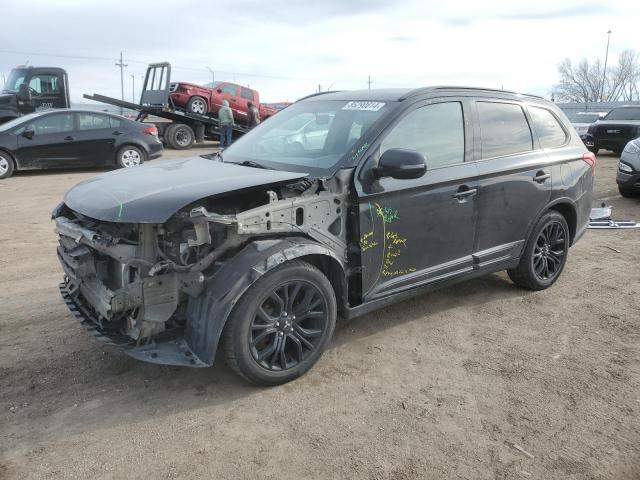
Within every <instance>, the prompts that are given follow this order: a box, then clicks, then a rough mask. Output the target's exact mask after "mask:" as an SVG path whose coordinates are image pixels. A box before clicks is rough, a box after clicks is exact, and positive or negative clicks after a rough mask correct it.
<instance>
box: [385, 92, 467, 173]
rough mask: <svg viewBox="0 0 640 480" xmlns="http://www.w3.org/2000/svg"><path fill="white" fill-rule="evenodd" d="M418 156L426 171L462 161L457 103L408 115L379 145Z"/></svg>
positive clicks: (459, 107) (460, 110) (414, 111)
mask: <svg viewBox="0 0 640 480" xmlns="http://www.w3.org/2000/svg"><path fill="white" fill-rule="evenodd" d="M390 148H406V149H409V150H416V151H418V152H420V153H422V154H423V155H424V156H425V158H426V159H427V167H428V168H438V167H445V166H447V165H455V164H457V163H462V162H464V121H463V117H462V105H461V104H460V103H459V102H446V103H434V104H432V105H426V106H424V107H420V108H417V109H415V110H413V111H412V112H410V113H408V114H407V115H406V116H405V117H404V118H403V119H402V120H400V121H399V122H398V124H397V125H396V126H395V127H393V130H391V132H389V134H388V135H387V137H386V138H385V139H384V140H383V141H382V144H381V145H380V154H381V155H382V154H383V153H384V152H385V151H386V150H389V149H390Z"/></svg>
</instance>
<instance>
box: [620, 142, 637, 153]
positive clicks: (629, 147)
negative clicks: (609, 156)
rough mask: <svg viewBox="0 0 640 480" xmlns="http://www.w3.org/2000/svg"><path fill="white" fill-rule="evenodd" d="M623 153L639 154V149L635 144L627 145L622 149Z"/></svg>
mask: <svg viewBox="0 0 640 480" xmlns="http://www.w3.org/2000/svg"><path fill="white" fill-rule="evenodd" d="M624 151H625V152H627V153H631V154H636V153H640V147H639V146H638V145H637V144H636V143H635V142H629V143H627V146H626V147H624Z"/></svg>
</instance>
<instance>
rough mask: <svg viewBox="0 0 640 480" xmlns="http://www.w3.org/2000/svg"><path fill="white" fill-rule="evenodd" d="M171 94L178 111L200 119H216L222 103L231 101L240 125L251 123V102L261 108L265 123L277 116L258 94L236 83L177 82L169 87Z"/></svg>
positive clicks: (273, 109) (230, 104) (230, 103)
mask: <svg viewBox="0 0 640 480" xmlns="http://www.w3.org/2000/svg"><path fill="white" fill-rule="evenodd" d="M169 92H170V95H171V100H172V101H173V104H174V105H175V106H176V107H180V108H184V109H185V110H186V111H188V112H191V113H197V114H200V115H214V116H216V115H217V114H218V111H219V110H220V107H221V106H222V101H223V100H228V101H229V106H230V107H231V110H233V118H234V120H235V122H236V123H238V124H241V125H247V124H248V123H249V114H248V111H249V107H248V106H247V104H248V102H252V103H253V104H254V105H255V106H256V107H258V109H259V112H260V119H261V120H266V119H267V118H269V117H270V116H271V115H274V114H276V113H278V110H277V109H275V108H271V107H267V106H265V105H262V104H261V103H260V95H259V94H258V92H256V91H255V90H252V89H251V88H247V87H243V86H242V85H237V84H235V83H228V82H215V83H210V84H207V85H206V86H201V85H195V84H193V83H185V82H177V83H172V84H171V85H170V87H169Z"/></svg>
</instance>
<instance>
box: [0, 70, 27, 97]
mask: <svg viewBox="0 0 640 480" xmlns="http://www.w3.org/2000/svg"><path fill="white" fill-rule="evenodd" d="M26 76H27V73H26V71H25V70H12V71H11V73H10V74H9V78H7V81H6V83H5V84H4V89H3V90H2V91H3V92H6V93H18V92H19V91H20V85H22V84H23V83H24V80H25V78H26Z"/></svg>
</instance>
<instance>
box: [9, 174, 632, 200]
mask: <svg viewBox="0 0 640 480" xmlns="http://www.w3.org/2000/svg"><path fill="white" fill-rule="evenodd" d="M0 178H2V177H0ZM618 191H619V192H620V195H622V196H623V197H624V198H635V197H637V196H640V192H638V191H636V190H634V189H633V188H626V187H621V186H620V185H618Z"/></svg>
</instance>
